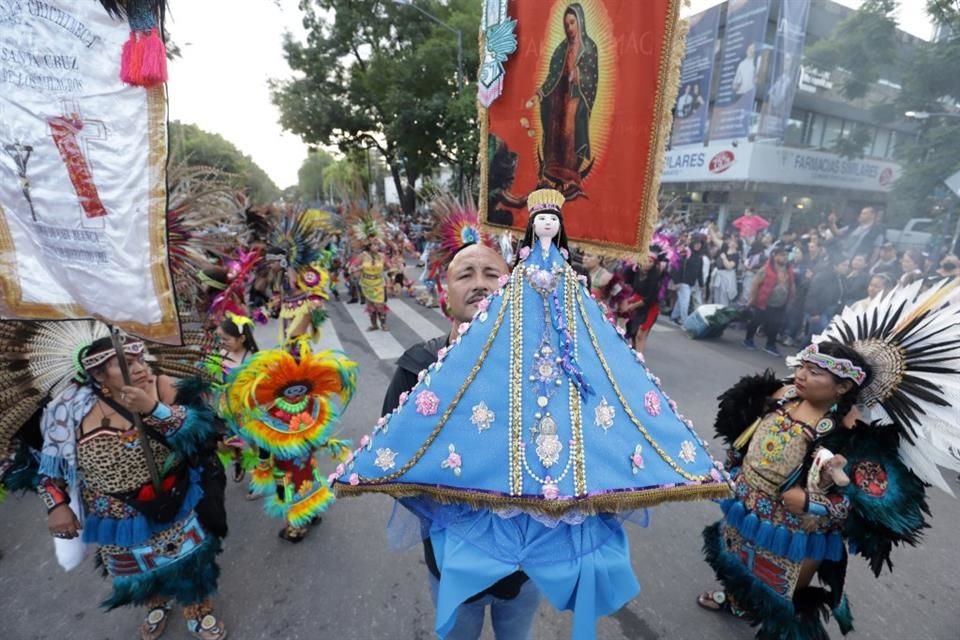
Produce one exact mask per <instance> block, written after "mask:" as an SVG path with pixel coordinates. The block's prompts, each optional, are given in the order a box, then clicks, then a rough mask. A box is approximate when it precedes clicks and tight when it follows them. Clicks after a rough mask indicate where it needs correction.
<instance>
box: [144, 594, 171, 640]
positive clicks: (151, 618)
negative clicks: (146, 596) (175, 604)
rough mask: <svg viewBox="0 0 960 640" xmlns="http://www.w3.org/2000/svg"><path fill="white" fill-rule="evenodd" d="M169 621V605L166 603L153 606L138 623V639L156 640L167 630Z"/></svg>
mask: <svg viewBox="0 0 960 640" xmlns="http://www.w3.org/2000/svg"><path fill="white" fill-rule="evenodd" d="M169 621H170V606H169V605H168V604H167V603H164V604H161V605H159V606H157V607H153V608H152V609H150V611H148V612H147V617H146V618H145V619H144V621H143V622H142V623H141V624H140V640H157V638H159V637H160V636H162V635H163V632H164V631H166V630H167V622H169Z"/></svg>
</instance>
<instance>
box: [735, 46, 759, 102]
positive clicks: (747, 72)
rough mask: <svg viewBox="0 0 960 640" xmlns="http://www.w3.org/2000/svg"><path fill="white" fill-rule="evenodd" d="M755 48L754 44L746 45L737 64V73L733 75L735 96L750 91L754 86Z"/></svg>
mask: <svg viewBox="0 0 960 640" xmlns="http://www.w3.org/2000/svg"><path fill="white" fill-rule="evenodd" d="M756 54H757V49H756V47H755V46H754V45H752V44H751V45H750V46H748V47H747V53H746V56H745V57H744V59H743V60H741V61H740V64H738V65H737V73H736V75H734V76H733V92H734V93H735V94H737V96H738V97H739V96H742V95H743V94H745V93H750V92H751V91H753V90H754V88H755V87H756V83H755V78H756V75H757V64H756Z"/></svg>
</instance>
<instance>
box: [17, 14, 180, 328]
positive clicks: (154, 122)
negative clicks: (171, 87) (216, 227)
mask: <svg viewBox="0 0 960 640" xmlns="http://www.w3.org/2000/svg"><path fill="white" fill-rule="evenodd" d="M128 35H129V26H128V25H127V24H126V22H125V21H123V20H114V19H112V18H111V17H110V16H109V15H108V14H107V13H106V12H105V11H104V10H103V8H102V6H101V5H100V4H99V3H97V2H92V1H84V2H76V1H74V0H42V1H41V0H0V316H2V317H5V318H24V319H42V320H54V319H65V318H82V317H97V318H100V319H102V320H104V321H107V322H111V323H114V324H117V325H118V326H120V327H122V328H124V329H125V330H127V331H129V332H131V333H134V334H137V335H141V336H144V337H148V338H151V339H154V340H159V341H165V342H170V341H177V340H178V339H179V322H178V320H177V313H176V303H175V300H174V297H173V292H172V288H171V284H170V283H171V278H170V273H169V269H168V265H167V250H166V221H165V218H166V161H167V120H166V119H167V113H166V111H167V107H166V94H165V92H164V88H163V87H160V88H156V89H150V90H145V89H142V88H139V87H128V86H125V85H124V84H123V83H122V82H121V81H120V79H119V69H120V52H121V49H122V46H123V43H124V41H125V40H126V39H127V37H128Z"/></svg>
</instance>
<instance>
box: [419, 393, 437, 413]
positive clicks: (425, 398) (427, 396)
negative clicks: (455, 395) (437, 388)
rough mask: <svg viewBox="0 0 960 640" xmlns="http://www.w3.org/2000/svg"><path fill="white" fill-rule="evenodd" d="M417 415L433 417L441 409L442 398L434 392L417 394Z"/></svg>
mask: <svg viewBox="0 0 960 640" xmlns="http://www.w3.org/2000/svg"><path fill="white" fill-rule="evenodd" d="M416 402H417V413H419V414H420V415H422V416H432V415H435V414H436V413H437V409H439V408H440V398H438V397H437V394H435V393H434V392H433V391H421V392H420V393H418V394H417V400H416Z"/></svg>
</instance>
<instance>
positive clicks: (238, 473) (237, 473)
mask: <svg viewBox="0 0 960 640" xmlns="http://www.w3.org/2000/svg"><path fill="white" fill-rule="evenodd" d="M246 475H247V470H246V469H244V468H243V465H242V464H240V463H239V462H234V463H233V481H234V482H243V479H244V478H245V477H246Z"/></svg>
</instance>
